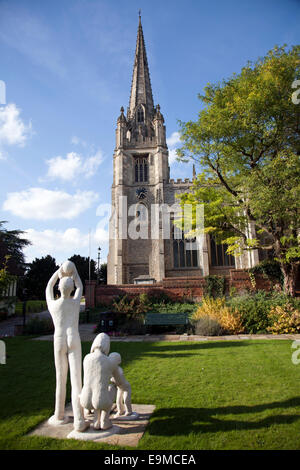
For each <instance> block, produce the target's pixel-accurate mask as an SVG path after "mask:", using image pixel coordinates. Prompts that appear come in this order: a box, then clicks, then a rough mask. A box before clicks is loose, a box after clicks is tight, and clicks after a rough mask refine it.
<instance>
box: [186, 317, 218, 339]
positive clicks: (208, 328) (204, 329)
mask: <svg viewBox="0 0 300 470" xmlns="http://www.w3.org/2000/svg"><path fill="white" fill-rule="evenodd" d="M193 329H194V332H195V334H196V335H200V336H221V335H222V334H223V328H222V326H221V325H220V322H219V321H218V320H217V319H216V318H212V317H211V316H209V315H205V316H203V317H201V318H199V319H198V320H197V321H195V322H194V327H193Z"/></svg>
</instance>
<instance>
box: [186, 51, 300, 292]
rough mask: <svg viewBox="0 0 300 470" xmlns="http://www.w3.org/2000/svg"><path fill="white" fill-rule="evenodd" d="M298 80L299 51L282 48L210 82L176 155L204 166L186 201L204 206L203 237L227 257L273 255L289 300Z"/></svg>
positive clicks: (298, 251)
mask: <svg viewBox="0 0 300 470" xmlns="http://www.w3.org/2000/svg"><path fill="white" fill-rule="evenodd" d="M299 76H300V46H294V47H292V48H291V49H290V50H287V48H286V46H284V47H275V48H274V49H273V50H271V51H270V52H269V53H268V54H267V55H266V57H264V58H261V59H259V60H257V62H255V63H254V64H252V63H248V64H247V66H246V67H244V68H243V69H242V70H241V73H240V74H238V75H237V74H234V75H233V76H232V77H231V78H230V79H229V80H224V81H223V82H222V83H218V84H214V85H213V84H208V85H207V87H206V88H205V94H204V95H203V96H201V95H199V98H200V100H201V101H202V103H203V105H204V106H203V109H202V110H201V111H200V112H199V116H198V120H197V121H195V122H193V121H189V122H186V123H183V122H181V123H180V133H181V139H182V142H183V145H182V148H181V149H180V150H179V151H178V159H179V160H182V161H187V160H189V159H192V160H194V161H196V162H197V163H198V164H200V165H201V166H200V168H201V171H200V174H199V175H198V177H197V180H196V181H195V184H194V186H193V190H192V192H191V194H184V195H183V196H182V197H181V203H182V204H184V203H190V204H197V203H200V202H201V203H203V204H204V211H205V212H204V218H205V220H204V232H205V233H212V234H214V236H215V237H216V239H217V241H218V242H219V243H226V244H227V245H228V250H227V252H228V253H231V254H234V255H235V256H237V255H239V254H241V253H242V252H243V250H249V249H252V248H259V247H261V248H265V249H267V248H268V249H273V250H274V253H275V259H277V260H278V261H279V263H280V266H281V270H282V273H283V276H284V288H285V291H286V292H288V293H290V294H291V295H293V294H294V290H295V279H296V272H297V269H298V265H299V261H300V247H299V228H300V224H299V207H300V204H299V202H300V162H299V155H300V104H298V105H296V104H294V102H293V101H294V100H292V93H293V91H294V90H293V89H292V84H294V83H295V80H296V78H299ZM193 223H194V222H193ZM249 224H252V226H255V228H256V234H257V235H256V237H254V238H251V237H250V236H249V235H247V229H248V228H249ZM193 229H194V233H195V223H194V225H193Z"/></svg>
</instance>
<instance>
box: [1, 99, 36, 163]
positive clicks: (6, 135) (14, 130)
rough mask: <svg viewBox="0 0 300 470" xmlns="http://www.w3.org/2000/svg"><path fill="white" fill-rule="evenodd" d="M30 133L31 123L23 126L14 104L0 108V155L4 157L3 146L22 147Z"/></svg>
mask: <svg viewBox="0 0 300 470" xmlns="http://www.w3.org/2000/svg"><path fill="white" fill-rule="evenodd" d="M31 132H32V128H31V123H29V124H28V125H26V124H24V122H23V121H22V119H21V117H20V109H19V108H17V106H16V105H15V103H9V104H8V105H6V106H3V107H2V106H1V107H0V155H2V156H3V155H4V151H3V148H4V147H5V146H11V145H18V146H20V147H23V146H24V145H25V143H26V140H27V139H28V137H29V136H30V134H31Z"/></svg>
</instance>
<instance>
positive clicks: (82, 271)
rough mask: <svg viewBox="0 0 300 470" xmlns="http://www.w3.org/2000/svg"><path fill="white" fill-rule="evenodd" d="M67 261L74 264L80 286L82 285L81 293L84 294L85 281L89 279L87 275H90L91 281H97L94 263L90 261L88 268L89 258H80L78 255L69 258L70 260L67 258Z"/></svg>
mask: <svg viewBox="0 0 300 470" xmlns="http://www.w3.org/2000/svg"><path fill="white" fill-rule="evenodd" d="M69 260H70V261H73V263H74V264H75V266H76V268H77V271H78V274H79V277H80V279H81V280H82V284H83V293H85V281H86V280H88V279H89V274H90V278H91V280H92V279H94V280H95V279H97V273H96V263H95V261H94V260H93V259H91V262H90V266H89V258H88V257H87V258H86V257H84V256H80V255H73V256H71V258H69ZM89 270H90V271H89Z"/></svg>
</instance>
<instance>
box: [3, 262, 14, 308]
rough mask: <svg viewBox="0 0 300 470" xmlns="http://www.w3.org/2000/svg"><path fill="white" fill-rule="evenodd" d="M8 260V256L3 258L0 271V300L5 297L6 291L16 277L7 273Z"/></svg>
mask: <svg viewBox="0 0 300 470" xmlns="http://www.w3.org/2000/svg"><path fill="white" fill-rule="evenodd" d="M9 258H10V256H8V255H7V256H5V261H4V264H3V266H2V268H1V269H0V300H1V299H2V298H3V297H6V295H5V291H6V289H7V288H8V286H9V285H10V284H11V283H12V282H14V281H15V279H16V276H13V275H12V274H10V273H9V272H8V267H7V264H8V260H9Z"/></svg>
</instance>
